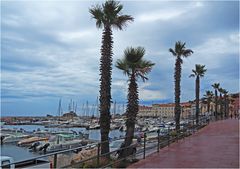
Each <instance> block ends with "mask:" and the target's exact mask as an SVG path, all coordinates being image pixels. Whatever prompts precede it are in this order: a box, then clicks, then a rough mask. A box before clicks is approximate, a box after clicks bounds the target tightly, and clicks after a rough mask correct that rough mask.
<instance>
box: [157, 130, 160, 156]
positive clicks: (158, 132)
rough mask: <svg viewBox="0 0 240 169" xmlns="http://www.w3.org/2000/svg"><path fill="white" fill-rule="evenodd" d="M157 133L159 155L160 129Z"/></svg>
mask: <svg viewBox="0 0 240 169" xmlns="http://www.w3.org/2000/svg"><path fill="white" fill-rule="evenodd" d="M157 133H158V147H157V152H158V153H159V149H160V129H158V131H157Z"/></svg>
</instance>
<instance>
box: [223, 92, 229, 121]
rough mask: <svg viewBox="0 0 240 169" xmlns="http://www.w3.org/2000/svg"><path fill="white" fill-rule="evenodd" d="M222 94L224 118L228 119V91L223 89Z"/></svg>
mask: <svg viewBox="0 0 240 169" xmlns="http://www.w3.org/2000/svg"><path fill="white" fill-rule="evenodd" d="M222 93H223V94H224V96H223V98H224V117H225V118H227V117H228V96H227V94H228V91H227V90H226V89H223V91H222Z"/></svg>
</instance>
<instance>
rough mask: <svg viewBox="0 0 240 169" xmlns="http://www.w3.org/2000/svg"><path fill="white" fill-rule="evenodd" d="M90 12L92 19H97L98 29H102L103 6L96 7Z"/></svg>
mask: <svg viewBox="0 0 240 169" xmlns="http://www.w3.org/2000/svg"><path fill="white" fill-rule="evenodd" d="M89 12H90V13H91V14H92V18H94V19H96V27H97V28H102V27H103V17H104V13H103V11H102V8H101V6H99V5H96V6H94V7H92V8H90V9H89Z"/></svg>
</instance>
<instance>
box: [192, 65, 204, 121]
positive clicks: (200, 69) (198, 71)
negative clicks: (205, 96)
mask: <svg viewBox="0 0 240 169" xmlns="http://www.w3.org/2000/svg"><path fill="white" fill-rule="evenodd" d="M204 68H205V65H199V64H196V65H195V70H194V69H193V70H192V72H193V73H192V74H191V75H190V76H189V77H196V84H195V85H196V89H195V94H196V122H197V125H198V122H199V118H198V117H199V94H200V78H201V77H204V74H205V72H206V71H207V69H204Z"/></svg>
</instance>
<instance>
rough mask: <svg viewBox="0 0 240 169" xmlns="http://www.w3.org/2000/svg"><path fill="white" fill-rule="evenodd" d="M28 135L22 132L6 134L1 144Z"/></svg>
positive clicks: (14, 141)
mask: <svg viewBox="0 0 240 169" xmlns="http://www.w3.org/2000/svg"><path fill="white" fill-rule="evenodd" d="M29 137H30V136H29V135H26V134H22V133H15V134H8V135H6V136H5V137H4V138H3V141H2V142H3V144H7V143H16V142H18V141H20V140H22V139H26V138H29Z"/></svg>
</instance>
